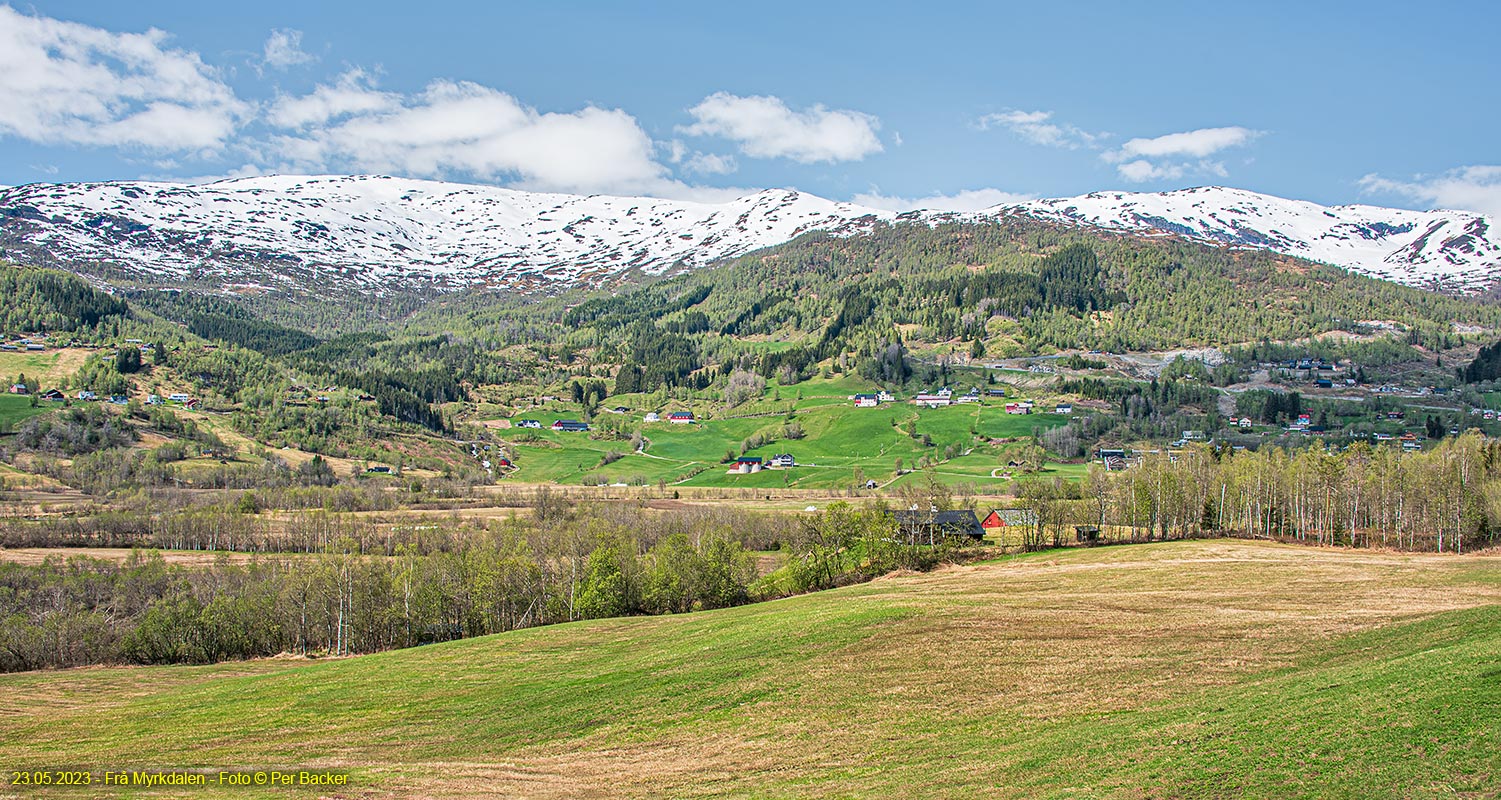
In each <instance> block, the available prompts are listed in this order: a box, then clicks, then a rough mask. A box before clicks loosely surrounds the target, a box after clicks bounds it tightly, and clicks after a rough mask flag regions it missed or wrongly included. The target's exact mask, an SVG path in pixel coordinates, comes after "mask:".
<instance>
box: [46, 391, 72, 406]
mask: <svg viewBox="0 0 1501 800" xmlns="http://www.w3.org/2000/svg"><path fill="white" fill-rule="evenodd" d="M42 399H43V400H50V401H52V402H54V403H60V402H62V401H64V400H67V399H68V396H67V395H65V394H63V393H62V392H60V391H58V390H56V389H48V390H47V391H45V392H42Z"/></svg>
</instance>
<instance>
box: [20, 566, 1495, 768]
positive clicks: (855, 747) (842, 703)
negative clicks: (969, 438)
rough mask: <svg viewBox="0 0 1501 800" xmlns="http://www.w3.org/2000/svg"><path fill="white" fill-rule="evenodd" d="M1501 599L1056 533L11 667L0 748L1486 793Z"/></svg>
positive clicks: (208, 757) (1422, 579)
mask: <svg viewBox="0 0 1501 800" xmlns="http://www.w3.org/2000/svg"><path fill="white" fill-rule="evenodd" d="M1498 602H1501V559H1498V558H1497V557H1496V556H1490V557H1483V556H1482V557H1469V558H1456V557H1436V556H1421V555H1394V554H1390V553H1358V552H1351V551H1333V550H1316V549H1309V548H1293V547H1283V546H1275V545H1266V544H1256V543H1244V542H1226V541H1215V542H1178V543H1169V544H1160V545H1146V546H1137V547H1119V548H1106V549H1094V550H1082V551H1071V552H1051V553H1045V554H1038V555H1035V556H1030V557H1024V558H1016V559H1009V560H1003V561H999V562H994V563H988V564H983V565H977V566H969V567H955V568H949V569H945V570H941V571H939V572H936V573H931V574H925V575H910V576H893V577H889V578H886V579H883V580H878V581H876V582H874V583H871V584H866V585H861V586H855V587H849V588H846V589H840V590H834V591H828V592H822V593H818V594H813V595H806V596H801V597H795V598H790V599H787V600H781V601H776V602H771V603H763V604H758V605H752V606H745V607H740V608H734V609H729V610H723V611H715V612H708V613H698V614H690V615H681V616H668V617H655V618H627V619H614V620H603V621H595V622H585V623H573V624H567V625H558V626H552V627H547V628H539V629H530V630H523V631H517V632H513V633H509V634H502V635H499V636H492V637H485V638H480V639H473V640H468V641H463V642H453V643H449V644H443V645H433V646H428V647H422V648H417V649H413V650H405V651H398V652H389V653H384V654H379V655H371V656H363V657H358V658H350V659H344V660H337V661H326V662H313V663H308V662H303V661H297V660H269V661H260V662H252V663H236V664H221V665H218V666H212V667H158V668H115V669H88V670H75V671H68V672H47V673H23V674H14V675H7V676H3V677H0V697H3V698H4V699H3V700H0V710H3V713H0V763H4V764H5V765H7V769H10V768H13V767H20V768H27V767H32V766H38V767H39V766H42V765H48V766H77V767H83V768H92V769H95V770H100V769H104V768H112V767H114V768H119V767H130V766H135V767H142V766H151V767H159V768H167V767H178V768H206V769H219V768H224V767H252V768H264V767H323V768H334V769H348V770H350V771H351V773H352V776H353V781H354V783H355V786H354V787H353V789H352V790H351V796H361V797H406V796H439V795H480V794H489V795H493V796H528V797H567V796H621V797H661V796H675V797H892V796H906V797H1121V798H1137V797H1247V796H1249V797H1362V798H1382V797H1440V796H1442V797H1454V796H1472V797H1484V796H1488V795H1487V794H1486V792H1489V791H1493V790H1494V788H1495V785H1496V784H1495V779H1496V776H1497V775H1498V774H1501V746H1498V745H1501V675H1498V672H1497V664H1496V653H1497V652H1501V615H1498V613H1497V610H1498V606H1497V605H1496V604H1497V603H1498ZM191 792H196V793H190V792H185V793H183V796H213V794H214V793H213V792H212V791H208V792H205V791H204V790H191ZM100 793H101V792H100V790H99V789H98V788H97V787H96V788H95V789H94V790H92V791H90V792H87V793H86V794H87V795H88V796H97V795H99V794H100ZM65 795H66V792H63V791H61V790H50V791H48V792H47V793H45V794H43V793H37V796H65ZM25 796H32V795H30V794H28V795H25ZM80 796H83V794H80ZM162 796H168V794H164V795H162ZM233 796H235V797H256V796H296V792H295V791H286V792H282V793H278V792H276V791H271V790H255V789H253V788H247V789H239V788H236V789H234V790H233ZM308 796H310V795H308Z"/></svg>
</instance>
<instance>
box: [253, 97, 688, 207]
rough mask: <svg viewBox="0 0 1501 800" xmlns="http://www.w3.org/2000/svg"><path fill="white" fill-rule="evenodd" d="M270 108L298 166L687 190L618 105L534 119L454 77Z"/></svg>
mask: <svg viewBox="0 0 1501 800" xmlns="http://www.w3.org/2000/svg"><path fill="white" fill-rule="evenodd" d="M320 92H321V93H322V94H320ZM277 109H278V111H279V112H280V113H278V114H276V115H274V119H273V120H272V121H273V122H277V123H278V124H281V125H283V126H285V127H288V128H295V129H294V130H290V131H289V132H288V133H286V134H283V135H280V136H277V137H275V138H274V139H273V141H272V142H271V143H270V144H271V148H270V149H271V151H272V152H273V153H274V154H275V155H276V157H278V158H281V159H283V160H285V161H287V162H289V163H290V164H291V165H293V166H294V167H295V168H299V169H309V168H311V169H328V168H330V167H333V168H339V169H353V170H360V171H377V172H395V173H399V174H403V175H414V176H424V177H442V176H445V175H447V174H451V173H457V174H462V175H468V176H473V177H476V178H480V179H485V180H495V179H500V178H512V177H514V178H515V179H516V181H517V184H518V185H519V186H521V187H523V188H529V189H539V190H550V191H568V192H616V193H640V192H659V193H664V194H665V193H673V192H686V191H688V190H689V189H690V187H684V186H682V185H681V184H677V182H675V181H672V180H670V179H669V178H668V176H667V168H666V167H665V166H664V165H662V164H661V163H659V162H657V161H656V160H655V159H654V150H655V147H654V144H653V142H652V140H651V138H650V137H648V136H647V135H646V133H645V132H644V131H643V130H642V129H641V127H640V126H639V125H638V124H637V123H636V119H635V118H634V117H632V116H631V115H629V114H627V113H625V112H624V111H621V110H619V109H613V110H612V109H602V108H596V107H593V106H590V107H587V108H583V109H581V110H579V111H575V112H569V113H558V112H550V113H541V112H538V111H537V110H536V109H534V108H530V107H528V106H525V105H523V104H521V103H520V102H519V101H517V100H516V98H514V97H512V96H510V95H508V94H506V93H504V92H501V91H498V90H495V89H492V88H489V87H486V86H480V85H479V84H475V83H467V82H459V83H456V82H452V81H434V82H432V83H431V84H429V85H428V87H427V89H426V90H425V91H423V92H422V93H420V94H417V95H414V96H401V95H389V94H383V93H379V92H376V91H375V90H374V89H373V87H371V86H370V85H369V84H368V82H360V81H351V82H350V85H346V86H344V87H342V88H341V87H340V86H334V87H326V86H325V87H319V89H318V90H316V91H315V92H314V93H313V94H312V95H309V96H307V97H303V98H292V99H287V100H285V101H283V102H279V103H278V106H277Z"/></svg>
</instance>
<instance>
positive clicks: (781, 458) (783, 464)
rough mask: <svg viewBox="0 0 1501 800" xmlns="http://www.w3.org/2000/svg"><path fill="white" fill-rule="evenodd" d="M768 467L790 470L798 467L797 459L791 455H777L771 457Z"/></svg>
mask: <svg viewBox="0 0 1501 800" xmlns="http://www.w3.org/2000/svg"><path fill="white" fill-rule="evenodd" d="M767 465H768V466H771V467H775V468H777V469H789V468H791V467H795V466H797V459H795V458H793V457H792V454H791V453H777V454H776V455H774V456H772V457H771V461H769V462H767Z"/></svg>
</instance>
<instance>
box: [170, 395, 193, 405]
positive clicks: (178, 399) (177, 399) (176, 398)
mask: <svg viewBox="0 0 1501 800" xmlns="http://www.w3.org/2000/svg"><path fill="white" fill-rule="evenodd" d="M167 399H168V400H171V401H172V402H174V403H186V402H188V401H189V400H191V399H192V397H191V396H190V395H188V394H187V393H186V392H173V393H171V394H169V395H167Z"/></svg>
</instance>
